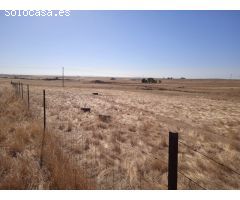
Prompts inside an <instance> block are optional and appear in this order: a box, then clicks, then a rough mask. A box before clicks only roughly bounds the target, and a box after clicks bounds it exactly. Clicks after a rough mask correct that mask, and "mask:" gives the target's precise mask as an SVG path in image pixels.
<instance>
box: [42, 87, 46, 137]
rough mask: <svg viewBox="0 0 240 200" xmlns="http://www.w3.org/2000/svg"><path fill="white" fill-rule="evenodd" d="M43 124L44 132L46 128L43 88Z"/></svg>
mask: <svg viewBox="0 0 240 200" xmlns="http://www.w3.org/2000/svg"><path fill="white" fill-rule="evenodd" d="M43 125H44V132H45V130H46V100H45V90H43Z"/></svg>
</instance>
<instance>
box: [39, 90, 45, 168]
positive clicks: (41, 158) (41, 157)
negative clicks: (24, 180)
mask: <svg viewBox="0 0 240 200" xmlns="http://www.w3.org/2000/svg"><path fill="white" fill-rule="evenodd" d="M45 130H46V101H45V90H43V137H42V148H41V155H40V167H42V165H43V146H44V142H45Z"/></svg>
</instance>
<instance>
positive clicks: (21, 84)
mask: <svg viewBox="0 0 240 200" xmlns="http://www.w3.org/2000/svg"><path fill="white" fill-rule="evenodd" d="M21 88H22V99H23V83H21Z"/></svg>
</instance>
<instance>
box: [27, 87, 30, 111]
mask: <svg viewBox="0 0 240 200" xmlns="http://www.w3.org/2000/svg"><path fill="white" fill-rule="evenodd" d="M27 101H28V110H29V107H30V101H29V85H27Z"/></svg>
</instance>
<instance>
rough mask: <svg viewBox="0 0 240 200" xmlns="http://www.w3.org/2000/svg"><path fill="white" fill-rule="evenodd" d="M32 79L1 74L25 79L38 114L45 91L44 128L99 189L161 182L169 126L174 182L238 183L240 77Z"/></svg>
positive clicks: (161, 185) (1, 82) (186, 185)
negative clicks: (174, 137)
mask: <svg viewBox="0 0 240 200" xmlns="http://www.w3.org/2000/svg"><path fill="white" fill-rule="evenodd" d="M38 78H39V77H38ZM40 78H42V77H40ZM34 79H35V80H28V79H7V78H1V79H0V86H1V87H9V88H11V87H10V81H11V80H12V81H21V82H22V83H24V84H29V87H30V109H32V110H33V111H34V113H35V115H36V117H38V118H40V119H41V118H42V116H43V109H42V91H43V89H45V90H46V102H47V128H48V129H49V130H53V131H54V132H56V133H57V134H58V135H59V138H62V149H63V151H64V152H65V153H67V154H69V156H70V158H71V159H72V160H73V162H77V163H78V165H79V167H81V168H83V169H84V171H85V172H86V174H87V175H88V176H89V177H90V178H93V179H94V180H95V182H96V184H97V189H166V188H167V169H168V166H167V162H168V133H169V131H176V132H178V133H179V138H180V141H181V142H182V143H179V156H178V157H179V173H178V188H179V189H201V187H203V188H206V189H240V181H239V180H240V170H239V166H240V156H239V155H240V80H188V79H186V80H162V83H160V84H142V83H141V81H140V79H127V78H125V79H124V78H117V79H116V80H111V79H110V78H98V77H97V78H96V77H94V78H82V77H74V78H68V80H65V87H64V88H63V87H61V84H62V81H61V80H40V79H39V80H37V79H36V77H34ZM24 91H25V93H24V98H26V97H27V96H26V86H25V87H24ZM93 93H98V95H93ZM81 108H90V109H91V111H90V112H83V111H82V110H81ZM183 143H184V144H187V145H188V146H190V147H191V148H188V147H187V146H186V145H184V144H183ZM194 150H195V151H194ZM196 151H198V152H201V153H202V154H204V155H207V156H208V157H209V158H212V159H213V160H209V159H207V158H206V157H204V156H203V155H201V154H199V153H197V152H196ZM216 162H218V163H216ZM219 163H221V164H223V165H225V166H227V167H229V168H227V167H225V166H223V165H221V164H219ZM189 179H191V180H192V181H191V180H189Z"/></svg>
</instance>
